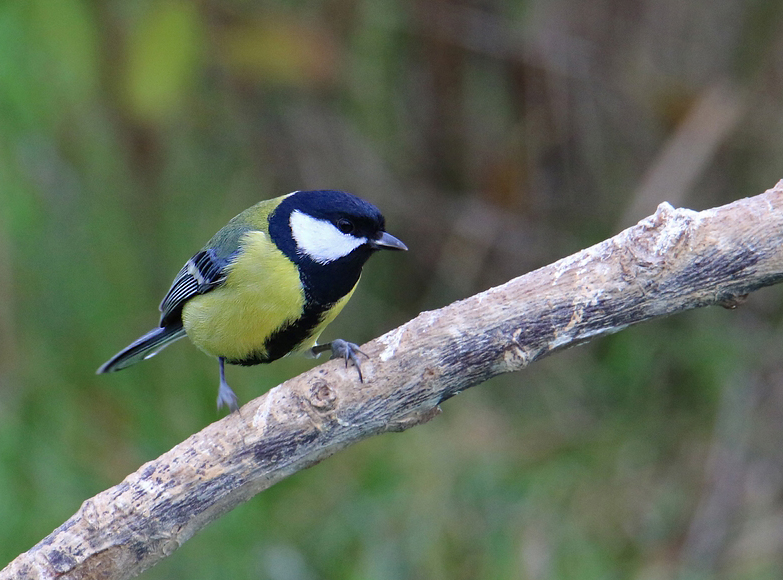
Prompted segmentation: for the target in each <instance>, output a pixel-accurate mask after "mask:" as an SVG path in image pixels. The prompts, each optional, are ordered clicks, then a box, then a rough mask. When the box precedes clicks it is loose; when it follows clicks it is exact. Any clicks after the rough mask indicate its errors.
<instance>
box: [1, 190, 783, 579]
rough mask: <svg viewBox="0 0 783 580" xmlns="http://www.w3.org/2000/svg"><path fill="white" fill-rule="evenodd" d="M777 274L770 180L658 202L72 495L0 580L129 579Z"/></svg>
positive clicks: (781, 251) (779, 220)
mask: <svg viewBox="0 0 783 580" xmlns="http://www.w3.org/2000/svg"><path fill="white" fill-rule="evenodd" d="M781 279H783V181H781V182H780V183H778V184H777V186H775V188H773V189H771V190H769V191H767V192H766V193H764V194H761V195H758V196H755V197H752V198H748V199H743V200H740V201H737V202H734V203H732V204H729V205H726V206H722V207H719V208H714V209H710V210H706V211H702V212H695V211H691V210H687V209H677V210H675V209H673V208H672V207H671V206H670V205H669V204H666V203H664V204H661V205H660V206H659V207H658V210H657V212H656V213H655V214H654V215H652V216H650V217H648V218H646V219H645V220H643V221H641V222H639V224H637V225H636V226H633V227H631V228H629V229H627V230H625V231H623V232H621V233H620V234H618V235H616V236H614V237H613V238H610V239H608V240H606V241H604V242H601V243H600V244H597V245H595V246H592V247H590V248H587V249H586V250H583V251H581V252H579V253H577V254H574V255H572V256H569V257H567V258H563V259H562V260H560V261H558V262H555V263H554V264H551V265H549V266H546V267H544V268H541V269H539V270H536V271H534V272H530V273H529V274H526V275H524V276H521V277H519V278H515V279H514V280H511V281H510V282H508V283H506V284H503V285H502V286H498V287H496V288H492V289H490V290H487V291H486V292H482V293H480V294H477V295H475V296H472V297H470V298H468V299H465V300H461V301H459V302H456V303H454V304H451V305H449V306H447V307H445V308H441V309H440V310H436V311H432V312H423V313H421V314H420V315H419V316H417V317H416V318H415V319H413V320H411V321H410V322H408V323H406V324H404V325H403V326H401V327H399V328H397V329H395V330H393V331H391V332H389V333H387V334H385V335H383V336H381V337H380V338H378V339H376V340H374V341H372V342H370V343H368V344H366V345H364V346H362V350H363V351H364V352H365V353H367V354H368V355H369V359H368V360H366V361H364V362H363V363H362V371H363V373H364V377H365V382H364V383H363V384H360V383H359V382H358V379H357V373H356V370H355V369H352V368H347V369H346V368H345V367H344V366H343V365H342V364H341V363H340V362H339V361H331V362H328V363H326V364H324V365H321V366H320V367H317V368H315V369H313V370H312V371H309V372H307V373H304V374H302V375H300V376H298V377H296V378H294V379H291V380H289V381H287V382H285V383H283V384H282V385H280V386H278V387H276V388H274V389H272V390H271V391H269V392H268V393H267V394H265V395H263V396H261V397H258V398H257V399H255V400H253V401H251V402H250V403H248V404H247V405H245V406H244V407H242V409H241V411H240V412H239V413H234V414H232V415H230V416H228V417H225V418H224V419H222V420H220V421H217V422H215V423H213V424H212V425H209V426H208V427H206V428H205V429H203V430H202V431H201V432H199V433H196V434H195V435H193V436H191V437H189V438H188V439H187V440H185V441H184V442H182V443H180V444H179V445H177V446H176V447H174V448H173V449H172V450H170V451H169V452H167V453H165V454H164V455H162V456H161V457H159V458H157V459H155V460H154V461H150V462H149V463H146V464H145V465H143V466H141V468H140V469H139V470H138V471H136V472H135V473H132V474H131V475H129V476H128V477H127V478H125V480H124V481H123V482H122V483H120V484H118V485H116V486H114V487H112V488H110V489H107V490H106V491H103V492H102V493H99V494H98V495H96V496H95V497H93V498H91V499H88V500H87V501H85V502H84V504H83V505H82V507H81V508H80V509H79V511H78V512H77V513H76V514H75V515H74V516H73V517H71V518H70V519H69V520H68V521H67V522H65V523H64V524H63V525H61V526H60V527H59V528H57V529H56V530H54V531H53V532H52V533H51V534H50V535H49V536H47V537H46V538H44V539H43V540H42V541H41V542H40V543H39V544H37V545H36V546H34V547H33V548H31V549H30V550H29V551H28V552H26V553H24V554H21V555H20V556H18V557H17V558H16V559H15V560H14V561H13V562H11V563H10V564H9V565H8V566H7V567H6V568H5V569H4V570H3V571H2V572H0V580H9V579H12V578H13V579H21V578H55V577H60V578H105V579H115V578H130V577H133V576H136V575H138V574H139V573H141V572H142V571H143V570H145V569H146V568H149V567H150V566H152V565H154V564H155V563H157V562H158V561H160V560H161V559H162V558H165V557H166V556H168V555H170V554H171V553H172V552H174V551H175V550H176V549H177V548H178V547H179V546H180V545H181V544H182V543H183V542H185V541H187V540H188V539H189V538H190V537H191V536H192V535H193V534H195V533H196V532H197V531H198V530H200V529H201V528H203V527H204V526H206V525H207V524H208V523H209V522H211V521H213V520H215V519H216V518H218V517H220V515H221V514H223V513H225V512H227V511H228V510H231V509H233V508H234V507H235V506H237V505H238V504H240V503H242V502H244V501H247V500H248V499H250V498H251V497H252V496H254V495H255V494H257V493H258V492H260V491H262V490H264V489H266V488H268V487H270V486H271V485H273V484H274V483H276V482H278V481H280V480H281V479H283V478H284V477H287V476H289V475H291V474H293V473H296V472H297V471H299V470H301V469H304V468H306V467H309V466H311V465H313V464H314V463H317V462H318V461H321V460H322V459H324V458H326V457H328V456H330V455H332V454H333V453H336V452H337V451H339V450H341V449H343V448H344V447H347V446H349V445H351V444H353V443H356V442H357V441H360V440H362V439H365V438H367V437H370V436H372V435H375V434H378V433H383V432H386V431H401V430H404V429H407V428H409V427H412V426H414V425H416V424H419V423H421V422H424V421H427V420H429V419H430V418H432V417H434V416H435V415H437V414H438V413H439V412H440V408H439V404H440V403H442V402H443V401H445V400H446V399H448V398H450V397H452V396H453V395H455V394H457V393H459V392H460V391H462V390H465V389H467V388H469V387H472V386H475V385H477V384H479V383H481V382H483V381H485V380H486V379H488V378H490V377H493V376H495V375H498V374H501V373H507V372H513V371H518V370H521V369H523V368H524V367H526V366H527V365H529V364H530V363H532V362H533V361H535V360H538V359H540V358H542V357H544V356H546V355H549V354H551V353H553V352H555V351H557V350H560V349H564V348H568V347H571V346H574V345H576V344H579V343H582V342H585V341H587V340H590V339H592V338H594V337H597V336H601V335H604V334H608V333H612V332H617V331H619V330H622V329H623V328H625V327H626V326H629V325H631V324H635V323H638V322H642V321H644V320H648V319H650V318H655V317H658V316H665V315H668V314H672V313H675V312H680V311H683V310H688V309H691V308H697V307H701V306H708V305H712V304H721V305H723V306H726V307H734V306H736V305H738V304H740V303H741V302H742V301H743V300H744V297H745V296H746V295H747V294H748V293H750V292H752V291H754V290H756V289H758V288H761V287H764V286H769V285H771V284H775V283H777V282H779V281H781Z"/></svg>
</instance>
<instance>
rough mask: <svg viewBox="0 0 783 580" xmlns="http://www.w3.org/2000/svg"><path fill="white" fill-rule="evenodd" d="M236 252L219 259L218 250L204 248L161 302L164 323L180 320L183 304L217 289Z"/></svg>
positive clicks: (188, 262) (161, 321)
mask: <svg viewBox="0 0 783 580" xmlns="http://www.w3.org/2000/svg"><path fill="white" fill-rule="evenodd" d="M233 257H234V254H232V255H230V256H228V257H226V258H218V256H217V254H216V253H215V250H213V249H209V250H201V251H200V252H198V253H197V254H195V255H194V256H193V257H192V258H191V259H190V260H188V261H187V262H186V263H185V265H184V266H182V269H181V270H180V271H179V274H177V277H176V278H174V282H172V284H171V288H169V291H168V292H167V293H166V296H165V297H164V298H163V301H162V302H161V303H160V312H161V315H160V325H161V326H166V325H167V324H169V323H170V322H172V321H175V320H178V319H179V317H180V316H181V313H182V306H183V305H184V304H185V302H186V301H188V300H189V299H191V298H193V296H196V295H198V294H204V293H205V292H209V291H210V290H212V289H213V288H217V287H218V286H220V285H221V284H222V283H223V282H225V280H226V275H227V272H226V267H227V266H228V265H229V264H230V263H231V262H232V259H233Z"/></svg>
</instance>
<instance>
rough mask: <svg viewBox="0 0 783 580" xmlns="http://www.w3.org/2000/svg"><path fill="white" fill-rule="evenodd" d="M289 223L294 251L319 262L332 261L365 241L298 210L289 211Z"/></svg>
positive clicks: (326, 262) (345, 254) (365, 240)
mask: <svg viewBox="0 0 783 580" xmlns="http://www.w3.org/2000/svg"><path fill="white" fill-rule="evenodd" d="M289 223H290V224H291V235H292V236H293V238H294V241H295V242H296V251H297V252H298V253H299V254H303V255H305V256H307V257H308V258H310V259H311V260H313V261H314V262H318V263H319V264H328V263H329V262H334V261H335V260H338V259H340V258H342V257H343V256H347V255H348V254H350V253H351V252H353V251H354V250H355V249H356V248H358V247H359V246H361V245H362V244H364V243H366V242H367V238H356V237H354V236H352V235H350V234H344V233H342V232H341V231H340V230H338V229H337V228H336V227H335V226H334V224H332V223H331V222H328V221H326V220H319V219H316V218H314V217H313V216H310V215H307V214H306V213H302V212H301V211H299V210H294V211H292V212H291V218H290V222H289Z"/></svg>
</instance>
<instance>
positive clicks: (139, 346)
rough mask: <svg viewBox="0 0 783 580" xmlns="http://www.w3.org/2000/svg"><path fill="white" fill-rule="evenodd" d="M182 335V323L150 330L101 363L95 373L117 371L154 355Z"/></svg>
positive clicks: (183, 331) (183, 334) (183, 333)
mask: <svg viewBox="0 0 783 580" xmlns="http://www.w3.org/2000/svg"><path fill="white" fill-rule="evenodd" d="M183 336H185V329H184V328H182V324H172V325H169V326H165V327H163V328H156V329H154V330H151V331H149V332H148V333H147V334H145V335H144V336H142V337H141V338H139V339H137V340H135V341H133V342H132V343H131V344H129V345H128V346H126V347H125V348H123V349H122V350H121V351H120V352H118V353H117V354H115V355H114V356H113V357H111V358H110V359H109V360H108V361H107V362H105V363H103V364H102V365H101V367H100V368H99V369H98V371H97V374H101V373H110V372H113V371H118V370H120V369H124V368H125V367H129V366H131V365H132V364H136V363H137V362H139V361H141V360H144V359H145V358H150V357H151V356H155V355H156V354H158V352H159V351H160V350H161V349H163V348H165V347H167V346H168V345H170V344H171V343H172V342H174V341H175V340H179V339H180V338H182V337H183Z"/></svg>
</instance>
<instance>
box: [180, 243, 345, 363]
mask: <svg viewBox="0 0 783 580" xmlns="http://www.w3.org/2000/svg"><path fill="white" fill-rule="evenodd" d="M241 247H242V248H243V251H242V253H241V255H240V256H239V258H238V259H237V260H236V261H235V262H234V263H233V264H232V265H231V266H229V272H228V276H227V278H226V282H225V283H224V284H223V285H222V286H220V287H218V288H215V289H214V290H211V291H210V292H207V293H206V294H202V295H200V296H195V297H193V298H192V299H190V300H189V301H188V302H186V303H185V306H184V307H183V309H182V323H183V325H184V327H185V332H187V335H188V337H189V338H190V339H191V340H192V341H193V344H195V345H196V346H197V347H198V348H200V349H201V350H203V351H204V352H206V353H208V354H210V355H212V356H222V357H226V358H227V359H229V360H242V359H245V358H247V357H248V356H250V355H252V354H256V353H257V354H261V353H263V352H264V341H265V340H266V339H267V338H268V337H269V336H270V335H271V334H272V333H273V332H274V331H275V330H277V329H278V328H280V327H281V326H283V325H285V324H287V323H290V322H293V321H295V320H296V319H297V318H299V317H300V315H301V313H302V309H303V308H304V294H303V292H302V283H301V281H300V279H299V272H298V271H297V269H296V266H295V265H294V264H293V263H291V261H290V260H288V259H287V258H286V257H285V256H284V255H283V253H282V252H280V250H278V249H277V247H276V246H275V245H274V244H273V243H272V242H271V240H270V239H269V237H268V236H267V235H265V234H264V233H263V232H259V231H251V232H248V233H246V234H244V236H243V238H242V242H241ZM341 302H343V301H341ZM332 318H333V317H332ZM322 326H325V324H324V325H322ZM322 329H323V328H320V330H322ZM320 330H319V332H320Z"/></svg>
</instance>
